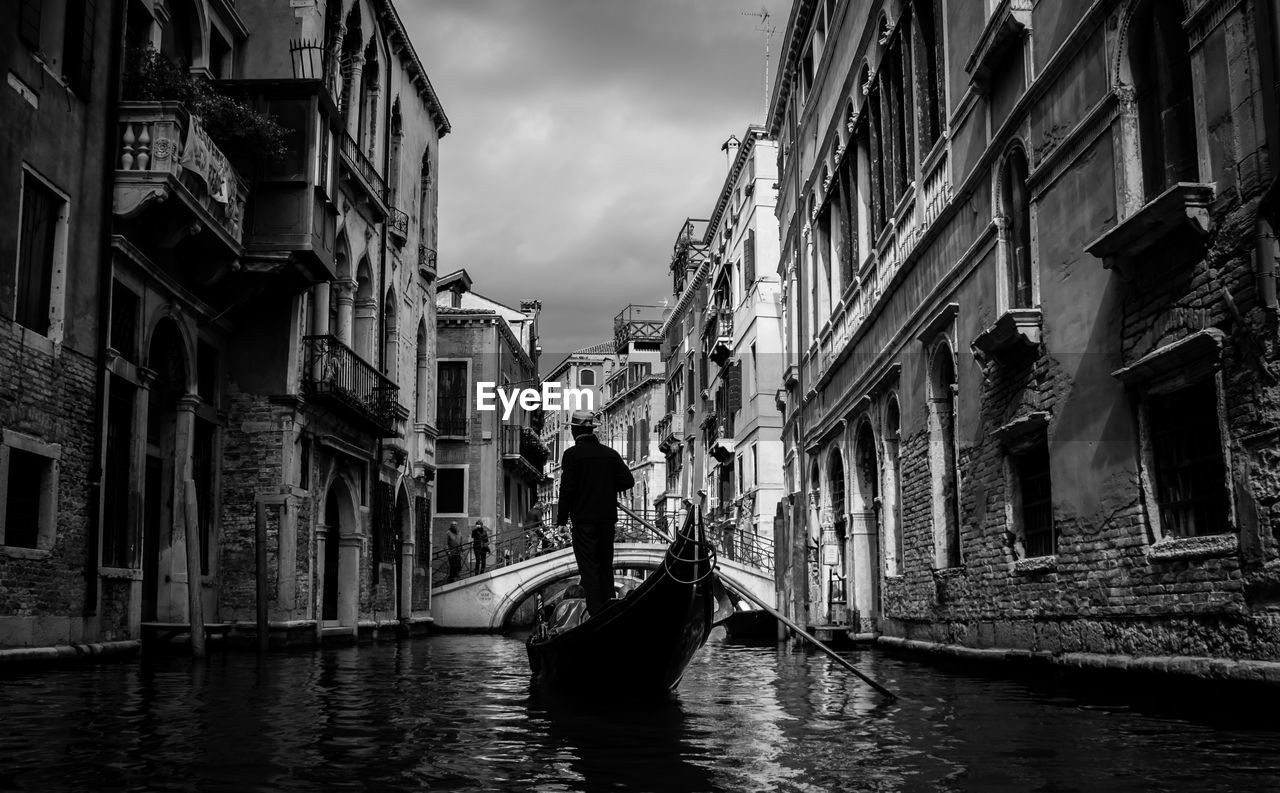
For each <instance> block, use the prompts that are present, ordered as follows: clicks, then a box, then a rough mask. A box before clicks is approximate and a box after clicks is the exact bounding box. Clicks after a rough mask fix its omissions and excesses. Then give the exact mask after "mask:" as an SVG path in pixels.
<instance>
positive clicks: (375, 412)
mask: <svg viewBox="0 0 1280 793" xmlns="http://www.w3.org/2000/svg"><path fill="white" fill-rule="evenodd" d="M302 343H303V346H304V352H305V355H306V369H305V370H304V371H303V381H302V382H303V389H304V391H305V392H306V393H307V394H308V395H309V396H313V397H317V398H321V399H325V400H328V401H331V402H333V403H336V404H339V405H342V406H343V407H345V408H346V409H347V410H348V411H349V412H350V413H352V414H353V415H355V416H356V417H357V418H359V419H362V420H363V421H364V422H365V423H366V424H369V425H371V426H372V427H373V428H374V429H377V430H379V431H381V432H384V433H388V434H389V433H390V432H391V431H392V430H393V429H394V427H395V411H396V397H397V394H398V392H399V390H400V389H399V388H398V387H397V386H396V384H395V383H393V382H391V380H390V379H388V378H387V377H386V376H385V375H383V374H382V373H381V372H379V371H378V370H377V369H375V368H374V367H373V366H371V365H370V364H369V363H367V362H366V361H365V360H364V359H363V358H361V357H360V356H359V355H357V354H356V352H355V350H352V349H351V348H350V347H348V346H347V345H345V344H343V343H342V342H341V341H340V340H339V339H338V338H337V337H336V336H306V337H304V338H303V340H302ZM384 437H385V436H384Z"/></svg>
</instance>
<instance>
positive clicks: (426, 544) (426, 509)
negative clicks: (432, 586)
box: [414, 496, 431, 567]
mask: <svg viewBox="0 0 1280 793" xmlns="http://www.w3.org/2000/svg"><path fill="white" fill-rule="evenodd" d="M414 503H415V504H416V506H417V507H418V509H417V513H418V532H417V537H416V538H415V539H416V540H417V546H418V547H417V551H418V564H419V565H421V566H423V567H430V566H431V499H430V498H428V497H426V496H418V497H417V498H416V499H414Z"/></svg>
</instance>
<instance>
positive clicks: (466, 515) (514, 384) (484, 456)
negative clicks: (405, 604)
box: [433, 270, 547, 567]
mask: <svg viewBox="0 0 1280 793" xmlns="http://www.w3.org/2000/svg"><path fill="white" fill-rule="evenodd" d="M437 288H438V291H437V296H436V300H437V307H436V311H437V316H436V323H437V326H438V332H437V345H438V347H437V350H438V355H439V358H438V360H437V367H438V370H437V371H438V378H437V383H438V386H437V391H436V404H437V409H436V410H437V416H438V428H439V438H438V441H437V444H438V445H437V449H436V460H437V470H436V493H437V498H436V504H435V521H434V528H433V531H434V533H435V538H436V544H437V545H439V546H440V547H441V548H443V547H444V535H445V533H446V532H447V531H448V529H449V524H450V523H454V522H456V523H457V524H458V526H459V529H460V530H461V532H462V534H463V536H464V537H466V536H469V535H470V531H469V530H467V529H468V527H470V526H473V525H474V524H475V522H476V521H477V520H480V521H483V522H484V525H485V527H486V528H487V530H488V532H489V536H490V547H491V549H492V550H493V556H491V557H490V558H489V559H488V565H489V566H490V567H493V566H495V565H497V564H500V563H502V562H503V561H505V555H504V554H505V552H506V551H508V550H510V551H512V553H513V555H517V556H518V555H519V553H520V552H521V551H522V550H524V546H523V543H522V541H521V537H522V536H523V528H524V525H525V522H526V520H527V519H528V508H529V507H530V506H531V505H532V504H533V502H534V501H535V500H536V499H537V497H538V484H539V482H540V481H541V480H542V476H543V474H542V466H543V465H544V464H545V462H546V458H547V449H546V446H544V445H543V443H542V439H541V438H540V437H539V434H538V433H539V431H540V430H541V420H542V412H541V410H540V409H539V408H534V409H529V407H528V403H525V404H524V405H522V404H520V403H519V402H516V401H511V402H509V403H504V402H503V397H502V396H501V395H500V394H499V393H498V391H499V390H501V391H502V392H503V393H505V394H507V395H509V396H510V397H511V398H512V400H514V397H515V395H516V394H518V393H519V392H521V391H523V390H525V389H533V390H536V389H537V388H538V386H539V384H540V380H539V378H538V357H539V355H540V354H541V352H542V349H541V346H540V345H539V342H538V315H539V313H540V312H541V310H542V303H541V302H539V301H537V300H522V301H521V302H520V308H519V309H515V308H511V307H510V306H506V305H504V304H502V303H500V302H498V301H497V300H493V299H492V298H488V297H485V296H484V295H481V294H479V293H477V292H473V291H472V290H471V276H470V275H469V274H468V273H467V271H466V270H456V271H454V272H452V273H449V274H447V275H445V276H442V277H441V278H440V280H439V282H438V285H437ZM482 391H484V393H485V394H487V396H485V395H484V394H482Z"/></svg>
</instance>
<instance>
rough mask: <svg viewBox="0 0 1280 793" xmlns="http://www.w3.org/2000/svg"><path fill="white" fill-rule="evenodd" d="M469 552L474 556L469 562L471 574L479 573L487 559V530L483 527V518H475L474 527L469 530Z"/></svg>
mask: <svg viewBox="0 0 1280 793" xmlns="http://www.w3.org/2000/svg"><path fill="white" fill-rule="evenodd" d="M471 554H472V556H474V557H475V560H474V561H473V562H472V564H471V574H472V575H480V574H481V573H483V572H484V568H485V566H486V565H485V563H486V562H487V561H488V559H489V531H488V530H487V529H486V528H485V527H484V521H483V520H477V521H476V527H475V528H474V529H472V530H471Z"/></svg>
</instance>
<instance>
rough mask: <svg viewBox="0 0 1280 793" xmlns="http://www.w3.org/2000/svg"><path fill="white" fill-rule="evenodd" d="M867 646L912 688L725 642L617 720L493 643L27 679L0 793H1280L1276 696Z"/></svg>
mask: <svg viewBox="0 0 1280 793" xmlns="http://www.w3.org/2000/svg"><path fill="white" fill-rule="evenodd" d="M851 655H852V656H853V660H854V662H855V663H857V664H859V666H860V667H861V668H862V669H864V670H865V671H867V672H868V673H870V674H871V675H872V676H873V677H875V678H876V679H878V680H880V681H881V682H883V683H884V684H885V685H887V686H888V687H889V688H891V689H894V690H898V691H901V692H902V693H903V694H905V695H906V696H905V697H904V698H903V699H901V700H899V701H897V702H895V703H886V702H885V701H884V700H883V699H881V698H879V697H878V696H876V695H875V694H874V692H872V691H870V690H869V689H868V688H867V687H866V686H865V685H863V684H862V683H860V682H859V681H858V680H856V679H855V678H853V677H851V676H849V675H847V674H846V673H845V672H844V671H843V670H841V669H840V668H839V667H838V666H837V665H836V664H834V663H833V662H831V661H829V660H828V659H826V658H824V657H822V656H815V655H809V654H807V653H804V652H797V651H788V650H785V649H777V648H774V647H771V646H770V647H742V646H734V645H729V644H724V643H722V642H715V641H713V642H712V643H711V644H709V645H708V646H707V647H706V649H705V650H704V651H703V652H702V653H700V654H699V656H698V657H697V658H695V660H694V662H693V663H692V664H691V665H690V668H689V671H688V673H687V674H686V677H685V680H684V682H683V683H682V685H681V688H680V692H679V696H678V697H677V698H674V699H671V700H666V701H657V702H648V703H638V704H636V703H633V704H629V705H626V706H621V707H619V706H615V705H613V704H612V703H608V702H593V703H589V704H587V705H584V704H583V703H581V702H576V703H574V702H570V703H566V702H564V701H562V700H557V699H549V698H547V697H545V696H543V695H541V694H539V693H538V692H536V691H531V689H530V685H529V676H528V669H527V663H526V659H525V654H524V648H523V646H522V644H521V643H520V642H519V641H518V640H513V639H506V638H502V637H485V636H450V637H433V638H431V639H427V640H423V641H418V642H415V643H410V644H404V645H398V646H397V645H391V646H386V645H384V646H375V647H360V648H346V649H342V650H334V651H325V652H322V653H314V654H313V653H298V654H286V655H273V656H270V657H268V658H267V659H265V661H263V662H259V661H258V659H257V658H255V657H254V656H246V655H217V656H214V657H213V658H212V659H210V661H209V662H208V663H207V664H206V665H203V666H192V665H191V664H190V663H189V662H187V661H186V660H184V659H159V660H156V661H148V662H143V663H140V664H131V665H119V666H104V667H99V668H93V669H80V670H60V671H53V672H47V673H44V674H26V675H21V676H17V677H13V678H10V679H7V680H0V724H3V725H4V729H3V730H0V790H181V791H188V790H201V791H205V790H213V791H218V790H226V791H279V790H299V791H302V790H306V791H312V790H344V789H350V790H379V791H398V790H427V789H430V790H522V791H523V790H535V791H579V790H581V791H595V790H618V791H655V790H661V791H690V792H693V791H698V792H699V793H700V792H702V791H837V790H838V791H846V790H847V791H896V790H905V791H914V790H955V791H960V790H1017V791H1024V790H1043V791H1067V790H1079V791H1088V790H1121V791H1126V790H1131V791H1147V790H1169V791H1173V790H1190V791H1211V790H1222V791H1226V790H1232V791H1236V790H1276V789H1280V759H1278V758H1280V733H1277V732H1276V731H1274V722H1273V721H1269V720H1272V719H1274V713H1275V712H1276V709H1275V707H1274V703H1259V702H1258V701H1257V700H1256V699H1251V700H1248V701H1249V703H1250V705H1251V707H1252V709H1253V710H1254V711H1255V712H1256V714H1257V715H1256V720H1255V722H1253V723H1249V722H1247V721H1245V720H1242V718H1241V717H1240V716H1239V715H1238V714H1236V713H1235V710H1236V709H1233V708H1231V707H1230V703H1228V704H1227V705H1226V706H1222V705H1216V706H1215V705H1212V704H1209V705H1206V707H1203V708H1194V709H1191V708H1188V707H1187V702H1186V699H1187V696H1186V693H1187V692H1186V691H1185V689H1181V688H1180V689H1178V690H1177V691H1176V693H1177V696H1170V694H1171V693H1175V692H1171V691H1168V690H1157V691H1156V692H1155V696H1153V697H1151V698H1144V697H1141V696H1138V695H1137V693H1136V692H1135V691H1132V690H1121V691H1116V690H1104V689H1099V688H1095V687H1093V686H1092V685H1090V684H1081V683H1076V682H1064V681H1059V680H1054V679H1052V678H1047V677H1039V678H1028V679H1026V680H1014V681H1010V680H1006V679H1003V678H1001V677H998V676H996V675H994V674H978V673H975V671H974V669H973V668H969V667H949V666H946V665H934V664H930V663H922V662H921V661H920V660H919V659H918V658H917V657H895V656H892V655H886V654H883V653H878V652H875V653H873V652H866V651H863V652H858V653H853V654H851ZM1261 727H1265V729H1263V728H1261Z"/></svg>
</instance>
